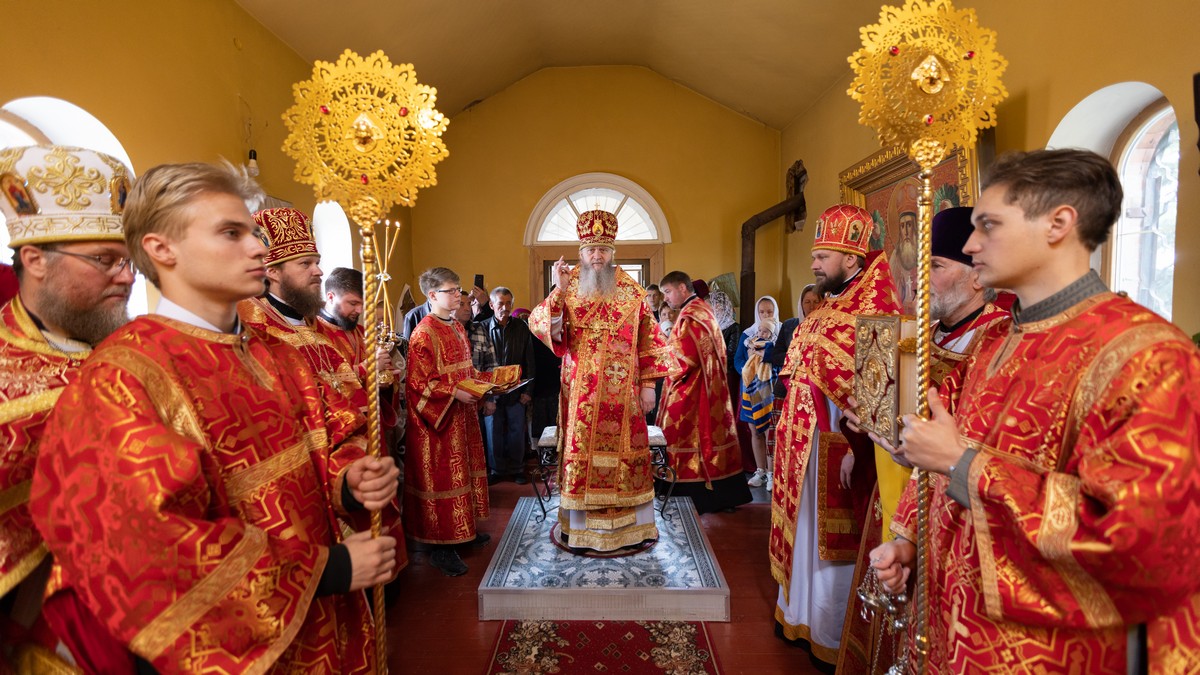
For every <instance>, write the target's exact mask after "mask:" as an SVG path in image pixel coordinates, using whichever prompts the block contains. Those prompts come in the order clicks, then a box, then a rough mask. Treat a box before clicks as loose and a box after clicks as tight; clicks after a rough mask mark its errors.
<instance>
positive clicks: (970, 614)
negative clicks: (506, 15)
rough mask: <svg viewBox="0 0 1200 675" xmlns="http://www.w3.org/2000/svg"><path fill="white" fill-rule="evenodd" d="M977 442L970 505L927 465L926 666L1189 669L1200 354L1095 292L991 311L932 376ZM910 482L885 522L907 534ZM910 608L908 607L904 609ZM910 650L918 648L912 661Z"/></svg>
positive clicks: (910, 532)
mask: <svg viewBox="0 0 1200 675" xmlns="http://www.w3.org/2000/svg"><path fill="white" fill-rule="evenodd" d="M941 391H942V397H943V400H944V401H945V402H946V403H947V404H948V405H950V406H951V407H950V410H951V411H952V412H953V413H954V416H955V419H956V421H957V424H958V429H959V433H960V436H961V438H962V439H963V440H964V441H966V442H967V443H968V444H969V445H970V447H972V448H974V449H976V450H977V451H978V454H977V455H976V456H975V458H974V459H973V460H972V461H971V463H970V466H969V469H968V471H969V473H968V474H967V478H968V481H967V483H968V486H969V491H970V508H969V509H968V508H964V507H963V506H961V505H959V504H958V502H956V501H954V500H953V499H951V498H950V497H949V496H947V494H946V487H947V485H948V483H949V479H948V478H947V477H946V476H944V475H942V474H931V476H930V477H931V486H932V487H931V492H930V500H929V501H930V505H931V506H930V520H929V522H930V528H929V530H930V531H929V533H928V538H927V539H926V543H927V546H928V547H929V548H928V550H929V552H930V555H929V558H928V559H929V563H930V565H929V570H928V572H929V576H928V583H929V600H930V616H929V647H930V651H929V655H928V663H929V666H930V669H931V670H932V672H945V673H962V672H1001V671H1011V670H1015V669H1016V668H1017V667H1018V666H1019V667H1020V668H1022V669H1024V670H1027V671H1029V672H1068V671H1069V672H1078V673H1123V672H1125V669H1126V644H1127V629H1128V628H1129V627H1130V626H1132V625H1134V624H1138V623H1143V622H1146V623H1148V627H1147V632H1148V634H1149V651H1150V672H1163V673H1194V672H1197V670H1198V669H1200V595H1197V591H1198V588H1200V582H1198V580H1197V576H1196V574H1195V566H1194V565H1193V564H1192V561H1195V560H1196V559H1197V558H1200V509H1198V508H1197V504H1200V461H1198V457H1197V447H1198V446H1200V413H1198V412H1197V407H1196V401H1197V400H1200V352H1197V350H1196V348H1195V347H1194V346H1193V345H1192V344H1191V341H1190V340H1188V339H1187V337H1186V336H1184V335H1183V333H1181V332H1180V331H1179V330H1178V329H1176V328H1175V327H1173V326H1171V325H1170V324H1168V323H1167V322H1165V321H1163V320H1162V319H1160V318H1159V317H1158V316H1157V315H1155V314H1153V313H1152V312H1150V311H1149V310H1147V309H1145V308H1143V307H1141V306H1139V305H1137V304H1136V303H1134V302H1132V301H1130V300H1128V299H1125V298H1122V297H1119V296H1117V295H1114V294H1112V293H1108V292H1104V293H1100V294H1098V295H1095V296H1093V297H1091V298H1089V299H1087V300H1084V301H1082V302H1079V303H1077V304H1076V305H1075V306H1074V307H1071V308H1070V309H1068V310H1066V311H1065V312H1062V313H1061V314H1058V315H1056V316H1053V317H1051V318H1048V319H1045V320H1042V321H1037V322H1030V323H1026V324H1022V325H1020V326H1017V325H1015V324H1012V323H1011V322H1002V323H1000V324H999V325H997V326H994V327H993V328H992V329H991V330H989V331H988V335H987V336H986V337H985V342H984V344H983V345H982V346H981V347H980V348H979V350H978V351H977V352H976V353H975V354H974V355H973V356H972V357H970V358H969V359H968V360H967V361H966V362H965V364H964V366H963V367H960V368H959V369H958V370H955V371H954V372H953V373H951V374H950V376H949V377H947V379H946V381H945V383H944V384H943V386H942V389H941ZM915 505H916V482H913V483H912V484H911V485H910V486H909V488H908V489H907V490H906V492H905V494H904V497H903V499H902V500H901V503H900V510H899V512H898V514H897V518H896V522H895V523H894V524H893V530H894V531H895V532H896V533H897V534H900V535H902V536H904V537H906V538H908V539H910V540H911V541H916V537H915V530H916V508H915ZM914 623H915V622H914ZM912 662H914V663H915V661H912Z"/></svg>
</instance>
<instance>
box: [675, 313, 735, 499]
mask: <svg viewBox="0 0 1200 675" xmlns="http://www.w3.org/2000/svg"><path fill="white" fill-rule="evenodd" d="M667 346H668V347H669V348H670V355H671V359H672V360H673V361H674V363H673V365H672V368H671V374H670V375H668V376H667V379H666V381H665V382H664V383H663V390H662V398H661V399H660V400H659V404H658V426H659V427H661V428H662V431H663V436H665V437H666V439H667V452H668V455H669V456H670V461H671V466H672V468H674V469H675V474H676V480H677V481H679V482H680V483H683V484H687V483H693V484H695V485H694V488H695V489H692V490H689V488H691V487H692V486H687V485H680V486H676V491H675V494H685V495H688V496H692V498H693V501H695V502H697V510H699V511H700V512H701V513H705V512H707V511H713V510H718V509H720V508H729V507H732V506H736V505H738V504H745V503H746V502H748V501H750V490H749V488H748V487H747V486H746V481H745V479H744V478H743V477H742V456H741V446H740V445H739V444H738V437H737V427H736V426H735V425H734V417H733V405H732V404H731V402H730V397H729V380H728V378H727V377H726V376H725V373H726V363H725V359H726V354H725V338H724V337H723V336H722V335H721V326H720V324H718V323H717V317H716V315H715V314H714V313H713V310H712V307H710V306H709V305H708V303H707V302H705V301H703V300H701V299H700V298H698V297H696V296H692V297H691V298H690V299H689V300H688V301H687V302H685V303H684V305H683V308H682V309H681V310H680V311H679V318H678V319H676V320H675V325H674V326H672V327H671V337H670V338H669V339H668V340H667ZM729 477H735V478H736V479H737V480H736V481H735V482H734V483H731V484H729V485H728V487H729V488H733V489H737V488H739V487H740V488H741V490H740V493H733V494H730V495H728V496H725V495H713V494H711V493H712V492H713V491H714V485H713V484H714V483H717V485H718V486H719V487H720V488H721V490H722V491H724V490H725V489H726V486H725V485H722V484H721V483H720V481H721V480H722V479H725V478H729ZM680 488H683V489H682V490H681V489H680ZM701 490H707V493H705V492H701ZM709 501H713V502H716V503H714V504H707V502H709ZM702 503H703V504H702ZM702 505H703V506H704V508H702ZM710 506H711V507H713V508H707V507H710Z"/></svg>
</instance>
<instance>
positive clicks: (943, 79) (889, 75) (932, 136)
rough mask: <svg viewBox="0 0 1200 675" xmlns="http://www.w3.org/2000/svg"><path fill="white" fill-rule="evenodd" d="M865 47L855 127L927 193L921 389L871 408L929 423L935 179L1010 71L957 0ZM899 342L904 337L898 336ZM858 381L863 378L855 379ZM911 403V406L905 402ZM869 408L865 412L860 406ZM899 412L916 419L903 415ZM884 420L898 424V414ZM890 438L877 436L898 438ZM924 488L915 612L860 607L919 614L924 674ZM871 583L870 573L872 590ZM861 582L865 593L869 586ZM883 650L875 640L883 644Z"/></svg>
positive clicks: (901, 662) (922, 3)
mask: <svg viewBox="0 0 1200 675" xmlns="http://www.w3.org/2000/svg"><path fill="white" fill-rule="evenodd" d="M859 32H860V35H861V37H862V45H863V46H862V48H861V49H859V50H858V51H856V52H855V53H854V54H853V55H852V56H850V59H849V60H850V65H851V66H852V67H853V69H854V72H855V75H856V77H855V79H854V82H853V84H852V85H851V87H850V90H849V91H848V92H847V93H849V95H850V97H851V98H853V99H854V100H856V101H858V102H860V103H861V104H862V108H861V111H860V113H859V118H858V121H859V122H860V123H861V124H864V125H866V126H869V127H872V128H874V129H875V131H876V132H877V133H878V135H879V140H880V143H881V144H882V145H883V147H885V148H896V147H899V148H904V149H905V151H906V152H907V153H908V156H909V157H910V158H912V160H913V161H914V162H916V163H917V165H918V166H919V167H920V174H919V177H920V179H921V194H920V197H919V199H918V201H917V205H918V212H919V216H920V227H919V230H918V236H917V251H918V265H917V269H918V274H917V282H918V285H917V339H916V354H917V368H916V371H917V372H916V377H915V381H913V380H911V379H910V380H909V381H907V382H905V381H903V380H901V381H898V382H896V383H895V384H896V385H897V386H893V387H891V390H890V392H889V394H888V396H890V398H888V397H883V398H884V400H880V398H879V397H877V398H876V400H874V401H872V402H870V405H885V406H887V407H889V408H891V409H892V410H895V408H896V405H897V400H898V396H899V388H901V387H914V386H915V387H916V392H915V394H916V395H915V396H913V397H912V398H914V399H915V401H916V408H917V409H916V412H917V414H918V415H920V416H921V417H924V418H928V417H929V404H928V401H927V400H926V397H925V396H924V392H925V391H926V390H927V389H928V388H929V386H930V382H931V378H930V344H931V334H930V333H931V330H932V326H931V321H930V310H929V301H930V297H929V294H930V288H929V275H930V262H931V257H932V256H931V254H930V240H931V232H932V227H933V185H932V178H933V170H934V168H935V167H936V166H937V165H938V164H940V163H941V162H942V161H943V160H944V159H945V158H946V157H947V155H948V154H949V153H950V151H951V150H952V149H953V148H954V147H955V146H958V147H961V148H970V147H973V146H974V144H975V142H976V140H977V138H978V134H979V130H980V129H984V128H988V127H991V126H995V124H996V110H995V108H996V105H997V104H998V103H999V102H1000V101H1002V100H1004V99H1005V98H1006V97H1007V96H1008V92H1007V91H1006V90H1005V89H1004V85H1003V84H1001V82H1000V75H1001V74H1002V73H1003V72H1004V70H1005V68H1006V67H1007V66H1008V62H1007V61H1006V60H1005V59H1004V57H1002V56H1000V54H999V53H997V51H996V47H995V43H996V34H995V32H994V31H991V30H987V29H985V28H982V27H980V26H979V24H978V23H977V22H976V18H975V11H974V10H972V9H965V10H957V9H955V8H954V6H953V4H952V3H951V2H950V0H909V2H907V3H906V4H905V5H904V6H903V7H886V6H885V7H884V8H883V9H882V10H881V11H880V14H879V23H878V24H874V25H870V26H866V27H864V28H862V29H860V31H859ZM895 335H896V336H897V339H898V338H899V333H898V332H897V333H895ZM856 379H859V378H858V377H857V376H856ZM906 398H907V397H906ZM862 404H867V402H865V401H863V402H862ZM901 412H909V411H905V410H902V411H901ZM876 413H877V411H870V410H863V411H860V414H859V416H860V418H863V419H869V418H876V419H884V418H882V417H881V416H880V415H878V414H876ZM886 419H888V421H889V422H893V423H894V420H895V416H894V413H893V414H892V415H889V416H888V417H887V418H886ZM888 426H889V427H891V428H889V429H876V428H871V429H869V430H871V431H878V432H880V435H881V436H885V437H892V438H894V435H893V434H894V431H895V429H894V424H889V425H888ZM918 480H919V483H918V487H917V541H916V542H915V543H916V546H917V581H916V597H915V603H907V604H906V603H904V602H902V601H901V600H902V599H899V598H895V599H893V598H886V597H881V596H882V593H880V592H879V591H878V590H877V589H878V585H876V586H875V589H876V590H874V591H868V592H866V593H864V596H865V597H863V600H864V601H865V602H866V603H867V605H868V606H869V607H872V608H873V609H875V610H876V611H877V610H878V609H880V608H885V609H888V610H890V613H892V614H893V616H892V617H891V618H890V620H886V621H883V622H881V630H901V629H904V628H906V627H907V624H908V619H906V618H905V617H902V616H899V613H900V612H902V611H903V608H904V607H906V606H908V607H911V605H912V604H915V605H916V608H915V612H916V617H915V619H916V630H915V632H914V633H913V640H914V645H913V646H914V651H915V653H916V654H917V663H916V664H915V666H916V667H915V670H916V672H918V673H920V672H925V670H926V667H925V666H926V664H925V659H926V655H927V654H928V648H929V645H928V616H929V597H928V559H929V550H928V548H929V545H928V541H927V539H928V533H929V497H928V492H929V489H930V488H929V477H928V475H926V474H925V472H921V473H920V477H919V479H918ZM873 577H874V570H873V569H872V570H870V571H869V572H868V577H867V581H869V580H870V579H871V578H873ZM866 585H867V584H866V582H864V586H866ZM877 642H878V640H877ZM896 645H897V652H898V653H897V654H896V655H895V659H896V660H895V662H894V665H893V666H892V667H891V669H890V670H889V671H888V672H889V673H903V672H906V671H908V670H909V664H908V651H907V650H906V649H904V647H903V640H896Z"/></svg>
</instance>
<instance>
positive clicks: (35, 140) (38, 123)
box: [0, 96, 157, 316]
mask: <svg viewBox="0 0 1200 675" xmlns="http://www.w3.org/2000/svg"><path fill="white" fill-rule="evenodd" d="M47 143H54V144H57V145H72V146H76V147H80V148H87V149H89V150H96V151H99V152H103V153H107V154H109V155H112V156H113V157H116V158H117V159H119V160H121V161H122V162H124V163H125V166H127V167H129V170H130V171H131V172H133V171H134V167H133V162H132V161H131V160H130V159H129V153H127V152H125V148H124V147H123V146H122V145H121V142H120V141H118V140H117V137H116V136H115V135H113V133H112V132H111V131H109V129H108V127H106V126H104V123H103V122H101V121H100V120H98V119H96V118H95V117H94V116H93V115H92V114H91V113H89V112H88V111H86V110H84V109H83V108H80V107H79V106H77V105H75V104H74V103H70V102H68V101H64V100H62V99H58V98H51V97H49V96H32V97H28V98H19V99H16V100H13V101H9V102H8V103H6V104H4V106H3V107H0V147H5V148H9V147H15V146H20V145H44V144H47ZM135 176H136V172H134V173H133V174H132V175H131V176H130V178H133V177H135ZM12 256H13V251H12V249H11V248H9V246H8V227H7V226H5V223H4V217H3V215H0V261H3V262H4V263H7V264H11V263H12ZM149 293H150V289H149V286H148V284H147V283H146V278H145V277H144V276H142V275H141V274H138V275H137V276H136V277H135V278H134V282H133V289H132V290H131V293H130V296H129V314H130V316H139V315H141V314H145V313H146V312H147V311H149V304H150V298H149ZM155 296H156V297H157V294H155Z"/></svg>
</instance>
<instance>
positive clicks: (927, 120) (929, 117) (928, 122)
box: [925, 115, 933, 126]
mask: <svg viewBox="0 0 1200 675" xmlns="http://www.w3.org/2000/svg"><path fill="white" fill-rule="evenodd" d="M931 124H933V115H926V116H925V126H929V125H931Z"/></svg>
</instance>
